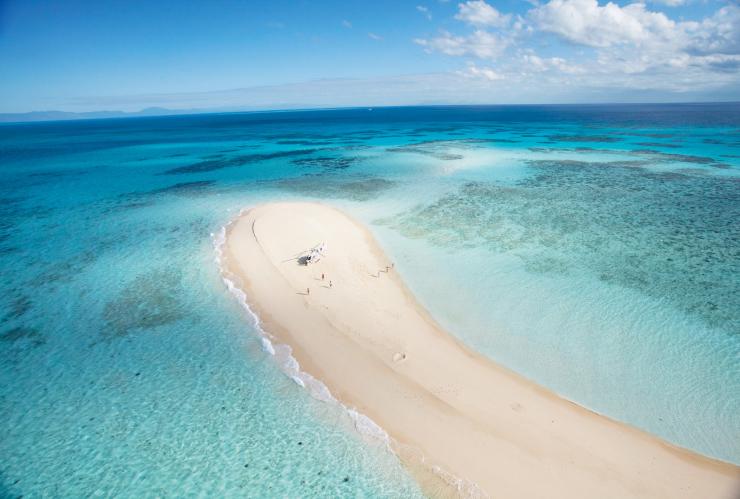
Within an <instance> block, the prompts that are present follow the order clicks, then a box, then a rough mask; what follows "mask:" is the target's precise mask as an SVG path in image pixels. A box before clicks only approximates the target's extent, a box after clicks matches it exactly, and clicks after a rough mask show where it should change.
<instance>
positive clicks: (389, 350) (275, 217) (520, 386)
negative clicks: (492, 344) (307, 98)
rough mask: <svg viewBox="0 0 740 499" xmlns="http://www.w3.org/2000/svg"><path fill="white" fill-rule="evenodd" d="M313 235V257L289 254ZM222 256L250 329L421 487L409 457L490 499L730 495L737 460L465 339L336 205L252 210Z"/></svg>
mask: <svg viewBox="0 0 740 499" xmlns="http://www.w3.org/2000/svg"><path fill="white" fill-rule="evenodd" d="M321 242H325V243H326V244H327V246H328V249H327V251H326V258H324V259H322V261H321V262H319V263H317V264H313V265H311V266H308V267H306V266H300V265H298V264H297V262H296V260H295V259H293V258H292V257H294V256H295V255H296V254H298V253H299V252H300V251H303V250H306V249H308V248H310V247H312V246H315V245H316V244H318V243H321ZM224 258H225V262H224V263H225V264H226V266H227V268H228V270H229V271H230V272H231V273H232V274H234V275H235V276H236V278H237V280H238V281H239V282H238V283H237V284H238V285H239V287H241V288H242V289H243V290H244V291H245V292H246V294H247V297H248V303H249V305H250V307H251V308H252V309H253V310H254V311H255V312H256V313H257V314H258V315H259V317H260V319H261V321H262V324H263V327H264V329H265V330H266V331H268V332H269V333H270V334H272V335H274V336H275V337H276V338H277V339H278V340H279V341H280V342H283V343H286V344H288V345H290V346H291V348H292V349H293V355H294V356H295V357H296V359H297V360H298V362H299V363H300V365H301V369H302V370H303V371H306V372H307V373H309V374H311V375H312V376H314V377H315V378H317V379H319V380H321V381H322V382H323V383H324V384H326V386H327V387H328V388H329V390H330V391H331V393H332V394H333V396H334V397H336V398H337V399H338V400H340V401H341V402H342V403H343V404H344V405H346V406H348V407H352V408H356V410H357V411H358V412H360V413H362V414H365V415H367V416H368V417H370V418H371V419H372V420H373V421H375V422H376V423H378V424H379V425H380V426H381V427H382V428H383V429H384V430H385V431H386V432H387V433H388V434H389V435H390V437H391V439H392V446H393V448H394V450H396V451H397V452H398V453H399V455H400V456H401V457H402V459H403V460H404V462H405V463H406V464H407V465H408V466H410V468H411V469H412V471H413V472H414V473H415V474H416V475H417V477H418V478H419V480H420V481H421V482H422V484H423V485H424V486H425V487H426V490H431V489H433V488H434V487H435V486H436V485H435V484H434V483H433V480H430V479H429V475H428V473H427V472H428V469H426V468H424V467H423V466H421V465H420V464H419V463H418V462H416V459H415V456H417V455H423V456H424V458H425V461H426V465H425V466H427V467H429V466H439V467H440V468H442V469H443V470H444V471H445V472H446V473H450V474H452V475H454V476H456V477H459V478H460V479H463V480H465V481H467V482H470V483H474V484H476V485H477V486H478V487H479V488H480V489H481V490H482V491H484V492H485V493H486V494H488V495H489V496H491V497H502V498H520V497H521V498H534V497H548V498H549V497H563V498H597V497H598V498H607V497H614V498H625V497H665V498H671V499H673V498H702V499H710V498H734V497H738V496H740V468H738V467H736V466H732V465H729V464H726V463H722V462H719V461H714V460H711V459H709V458H706V457H703V456H700V455H697V454H695V453H692V452H690V451H687V450H683V449H679V448H676V447H674V446H672V445H670V444H668V443H665V442H663V441H661V440H659V439H658V438H656V437H653V436H651V435H649V434H646V433H644V432H641V431H639V430H636V429H634V428H631V427H629V426H627V425H624V424H620V423H617V422H614V421H611V420H609V419H608V418H605V417H602V416H599V415H597V414H594V413H592V412H590V411H588V410H586V409H583V408H581V407H579V406H578V405H576V404H573V403H571V402H568V401H566V400H563V399H561V398H559V397H557V396H556V395H554V394H552V393H550V392H549V391H547V390H545V389H543V388H541V387H539V386H537V385H535V384H533V383H531V382H529V381H527V380H526V379H524V378H522V377H520V376H518V375H517V374H515V373H512V372H510V371H508V370H506V369H504V368H502V367H500V366H498V365H496V364H494V363H493V362H491V361H490V360H488V359H487V358H485V357H483V356H481V355H479V354H478V353H476V352H474V351H472V350H470V349H468V348H466V347H465V346H464V345H463V344H461V343H460V342H459V341H457V340H456V339H455V338H454V337H453V336H451V335H450V334H448V333H447V332H445V331H444V330H442V329H441V328H440V327H439V326H438V325H437V324H436V323H435V322H434V320H433V319H432V318H431V317H430V316H429V314H428V313H427V312H426V311H425V310H424V309H423V307H421V306H420V305H419V304H418V303H417V302H416V300H415V299H414V297H413V296H412V295H411V293H410V292H409V291H408V290H407V288H406V287H405V286H404V284H403V282H402V281H401V280H400V279H399V277H398V275H397V274H396V273H395V272H394V271H393V270H392V269H391V270H389V271H388V272H386V271H385V267H386V266H387V265H390V261H389V260H388V259H387V257H385V256H384V254H383V252H382V250H381V249H380V247H379V246H378V245H377V243H376V242H375V241H374V239H373V238H372V236H371V234H370V233H369V232H368V231H367V230H366V229H365V228H364V227H362V226H361V225H360V224H358V223H356V222H354V221H353V220H352V219H350V218H349V217H347V216H346V215H344V214H342V213H341V212H339V211H338V210H335V209H333V208H330V207H327V206H324V205H321V204H316V203H274V204H268V205H262V206H258V207H255V208H253V209H251V210H249V211H247V212H246V213H244V214H243V215H241V216H240V217H239V218H238V219H237V220H236V221H235V222H234V223H233V224H232V225H231V227H230V229H229V231H228V234H227V239H226V244H225V246H224ZM322 273H323V274H325V278H324V280H322V279H321V274H322ZM330 280H331V284H332V286H331V287H330V286H329V281H330ZM307 288H308V289H309V290H310V293H308V294H307ZM452 292H454V290H452Z"/></svg>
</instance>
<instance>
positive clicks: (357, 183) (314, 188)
mask: <svg viewBox="0 0 740 499" xmlns="http://www.w3.org/2000/svg"><path fill="white" fill-rule="evenodd" d="M273 185H275V186H276V187H278V188H280V189H286V190H288V191H291V192H295V193H298V194H301V195H304V196H309V197H319V198H337V199H351V200H354V201H368V200H370V199H374V198H376V197H378V196H379V195H380V194H382V193H383V192H384V191H386V190H388V189H390V188H391V187H393V186H395V185H396V182H393V181H391V180H386V179H383V178H378V177H365V176H353V177H346V176H343V177H335V176H332V175H324V174H316V175H304V176H301V177H296V178H292V179H283V180H278V181H275V182H273Z"/></svg>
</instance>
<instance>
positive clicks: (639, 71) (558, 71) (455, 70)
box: [0, 0, 740, 112]
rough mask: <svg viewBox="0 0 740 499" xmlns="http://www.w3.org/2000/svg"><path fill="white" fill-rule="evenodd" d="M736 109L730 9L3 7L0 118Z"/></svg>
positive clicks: (739, 71) (323, 4)
mask: <svg viewBox="0 0 740 499" xmlns="http://www.w3.org/2000/svg"><path fill="white" fill-rule="evenodd" d="M707 100H710V101H711V100H720V101H723V100H740V0H645V1H644V3H643V2H632V1H629V0H628V1H619V0H616V1H612V2H605V1H603V0H500V1H495V0H488V1H483V0H471V1H465V2H456V1H453V0H446V1H445V0H415V1H408V2H405V1H402V0H396V1H386V0H374V1H364V2H359V1H357V2H353V1H349V0H345V1H328V0H327V1H321V0H313V1H301V0H294V1H283V0H271V1H264V2H258V1H233V0H232V1H229V0H209V1H200V0H198V1H196V0H178V1H169V0H165V1H155V0H149V1H136V0H128V1H115V0H110V1H107V0H97V1H82V0H63V1H62V0H57V1H41V0H0V112H27V111H46V110H62V111H73V112H82V111H97V110H123V111H138V110H140V109H142V108H147V107H166V108H169V109H204V108H208V109H211V108H213V109H220V110H237V109H271V108H301V107H344V106H381V105H409V104H508V103H579V102H584V103H588V102H675V101H707Z"/></svg>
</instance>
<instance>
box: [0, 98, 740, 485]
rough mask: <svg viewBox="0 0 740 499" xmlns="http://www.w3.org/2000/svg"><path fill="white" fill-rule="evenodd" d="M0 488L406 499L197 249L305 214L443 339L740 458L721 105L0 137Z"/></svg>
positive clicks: (461, 111) (736, 291) (283, 117)
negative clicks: (376, 262) (244, 217)
mask: <svg viewBox="0 0 740 499" xmlns="http://www.w3.org/2000/svg"><path fill="white" fill-rule="evenodd" d="M0 162H1V165H0V166H1V168H0V179H2V183H1V187H0V213H2V217H0V272H2V277H3V279H2V283H1V284H0V285H1V287H2V294H1V295H2V302H1V303H0V306H1V307H2V308H0V316H1V317H3V319H2V329H0V340H1V341H0V376H1V377H2V378H1V379H2V388H0V397H1V401H2V403H0V417H2V418H3V420H4V421H5V424H4V425H3V426H2V428H1V429H0V455H2V460H0V463H1V464H0V473H1V475H0V495H8V496H16V495H21V494H23V495H27V496H42V495H46V496H48V495H53V496H81V495H91V494H105V495H114V494H115V495H127V496H141V495H166V496H183V495H198V494H208V495H215V494H218V495H224V496H252V497H265V496H278V497H283V496H289V497H295V496H306V495H311V496H325V497H336V496H346V495H356V496H360V497H363V496H365V497H411V496H414V495H419V494H420V492H419V490H418V488H417V486H416V485H415V484H414V482H413V481H412V479H411V478H410V477H409V476H408V475H407V473H406V472H405V471H404V470H403V468H402V467H401V466H400V464H399V463H398V461H397V459H396V458H395V457H394V456H393V455H392V454H391V453H389V452H388V451H387V450H386V449H385V447H384V445H383V444H382V442H381V441H379V440H377V439H372V438H369V437H366V436H363V435H362V434H360V433H358V432H357V431H354V430H353V427H354V422H353V420H352V419H351V418H350V417H349V416H348V415H347V414H346V412H345V411H343V410H342V409H341V408H340V407H338V406H337V405H336V404H327V403H323V402H321V401H319V400H316V399H314V398H312V397H311V396H310V395H309V393H308V392H307V391H306V390H304V389H302V388H301V387H300V386H298V385H297V384H296V383H295V382H294V381H293V380H292V379H290V378H289V377H287V376H285V375H284V373H283V371H282V370H281V367H280V365H279V363H277V362H275V361H274V358H273V357H272V356H271V355H269V354H268V353H265V351H264V349H263V345H262V343H261V340H260V337H259V335H258V334H257V332H256V331H255V329H254V326H253V325H252V322H251V319H250V317H249V316H248V314H247V313H246V312H245V311H244V310H243V309H242V308H241V307H240V306H239V304H238V303H237V301H236V300H235V299H234V297H233V296H232V295H231V294H230V293H229V291H228V290H227V289H226V287H225V286H224V283H223V282H222V280H221V276H220V274H219V269H218V266H217V265H216V263H215V262H214V248H213V244H212V241H211V234H212V233H217V232H218V231H219V229H220V228H221V227H222V226H223V225H224V224H225V223H227V222H228V221H229V220H230V219H231V218H233V217H234V216H235V215H236V214H237V213H238V211H239V209H241V208H242V207H245V206H249V205H251V204H255V203H258V202H263V201H266V200H271V199H293V198H301V199H319V200H324V201H326V202H330V203H332V204H336V205H338V206H340V207H342V208H343V209H346V210H347V211H349V212H350V213H351V214H353V215H354V216H356V217H358V218H359V219H361V220H363V221H365V222H367V223H368V224H370V227H371V229H372V230H373V232H374V233H375V234H376V235H377V237H378V238H379V239H380V241H381V243H382V244H383V246H384V247H385V248H386V250H387V252H388V253H389V254H390V255H391V256H392V258H394V260H395V261H396V263H397V267H398V269H399V271H400V272H401V274H402V275H403V277H404V278H405V280H406V281H407V282H408V284H409V285H410V287H411V288H412V290H414V292H415V293H416V294H417V296H418V297H419V299H420V300H421V301H422V303H423V304H424V305H426V306H427V307H428V308H429V309H430V311H431V312H432V314H433V315H434V316H435V317H436V318H437V319H438V320H439V321H440V322H441V323H442V324H443V325H444V326H445V327H447V328H448V330H449V331H450V332H452V333H453V334H455V335H457V336H458V337H460V338H462V339H463V340H464V341H465V342H466V343H468V344H469V345H471V346H472V347H474V348H476V349H479V350H480V351H482V352H484V353H485V354H487V355H489V356H490V357H491V358H493V359H494V360H496V361H498V362H501V363H502V364H505V365H507V366H509V367H511V368H513V369H515V370H517V371H518V372H520V373H522V374H524V375H526V376H528V377H530V378H531V379H534V380H536V381H537V382H539V383H541V384H543V385H545V386H547V387H549V388H551V389H553V390H555V391H556V392H558V393H560V394H562V395H563V396H565V397H567V398H569V399H572V400H574V401H577V402H578V403H580V404H582V405H585V406H587V407H589V408H592V409H593V410H596V411H598V412H601V413H604V414H607V415H609V416H610V417H613V418H616V419H620V420H623V421H626V422H628V423H630V424H633V425H636V426H639V427H641V428H644V429H646V430H648V431H651V432H653V433H655V434H657V435H660V436H662V437H664V438H666V439H668V440H670V441H672V442H674V443H676V444H678V445H681V446H685V447H689V448H692V449H695V450H698V451H700V452H703V453H706V454H709V455H712V456H715V457H718V458H721V459H725V460H728V461H732V462H735V463H740V446H739V445H738V442H740V418H738V417H737V414H740V397H739V396H738V393H740V322H739V321H740V319H739V316H738V313H737V310H740V284H739V283H738V277H737V276H738V275H740V272H739V271H740V268H739V267H740V224H738V223H737V220H738V219H739V218H740V183H739V180H738V178H739V177H738V171H739V170H738V168H740V107H738V106H736V105H722V106H712V105H670V106H668V105H666V106H643V107H640V106H582V107H567V106H566V107H564V106H552V107H536V106H532V107H501V108H496V107H493V108H486V107H478V108H475V107H474V108H454V107H453V108H398V109H376V110H374V111H367V110H347V111H312V112H296V113H259V114H229V115H203V116H181V117H171V118H140V119H123V120H95V121H85V122H66V123H45V124H31V125H7V126H3V127H1V128H0Z"/></svg>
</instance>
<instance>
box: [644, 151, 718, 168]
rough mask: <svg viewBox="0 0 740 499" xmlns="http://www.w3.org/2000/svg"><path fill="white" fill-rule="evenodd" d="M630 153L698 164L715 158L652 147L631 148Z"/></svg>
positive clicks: (713, 161)
mask: <svg viewBox="0 0 740 499" xmlns="http://www.w3.org/2000/svg"><path fill="white" fill-rule="evenodd" d="M630 153H631V154H636V155H638V156H648V157H651V158H654V159H657V160H659V161H666V162H672V161H678V162H681V163H695V164H699V165H709V164H711V163H715V160H714V159H713V158H708V157H705V156H691V155H688V154H674V153H667V152H661V151H656V150H654V149H633V150H631V151H630Z"/></svg>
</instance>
